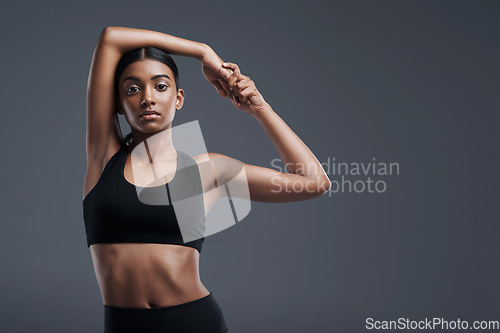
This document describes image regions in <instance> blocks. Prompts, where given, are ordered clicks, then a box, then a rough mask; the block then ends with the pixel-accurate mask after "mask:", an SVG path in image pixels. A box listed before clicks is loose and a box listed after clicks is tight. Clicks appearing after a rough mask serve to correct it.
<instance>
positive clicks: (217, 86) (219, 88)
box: [210, 80, 227, 98]
mask: <svg viewBox="0 0 500 333" xmlns="http://www.w3.org/2000/svg"><path fill="white" fill-rule="evenodd" d="M210 83H211V84H212V85H213V86H214V87H215V89H217V92H218V93H219V95H221V97H222V98H224V97H226V96H227V94H226V91H225V90H224V89H223V87H222V86H221V84H220V82H219V80H212V81H210Z"/></svg>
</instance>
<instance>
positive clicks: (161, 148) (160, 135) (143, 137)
mask: <svg viewBox="0 0 500 333" xmlns="http://www.w3.org/2000/svg"><path fill="white" fill-rule="evenodd" d="M136 147H138V149H136V150H135V151H134V149H135V148H136ZM129 149H130V151H134V153H137V154H140V155H142V154H141V152H143V153H147V155H149V156H150V158H151V157H155V158H165V157H167V156H168V155H170V154H173V153H175V152H176V150H175V147H174V145H173V143H172V128H171V127H169V128H167V129H165V130H163V131H160V132H157V133H142V132H136V131H132V141H131V143H130V148H129Z"/></svg>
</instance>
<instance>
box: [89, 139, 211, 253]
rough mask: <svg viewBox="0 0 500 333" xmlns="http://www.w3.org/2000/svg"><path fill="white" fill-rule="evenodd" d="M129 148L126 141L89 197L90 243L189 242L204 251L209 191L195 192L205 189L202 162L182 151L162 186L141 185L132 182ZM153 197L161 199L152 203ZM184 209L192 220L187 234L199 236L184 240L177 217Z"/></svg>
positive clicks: (188, 244) (183, 212)
mask: <svg viewBox="0 0 500 333" xmlns="http://www.w3.org/2000/svg"><path fill="white" fill-rule="evenodd" d="M128 151H129V147H128V146H127V145H126V144H125V143H123V144H122V146H121V147H120V149H119V150H118V151H117V152H116V153H115V154H114V155H113V156H112V157H111V159H110V160H109V161H108V163H107V164H106V166H105V167H104V170H103V172H102V174H101V177H100V178H99V180H98V182H97V184H96V185H95V186H94V188H92V190H90V192H89V193H88V194H87V195H86V196H85V198H84V199H83V219H84V222H85V232H86V234H87V246H88V247H90V245H92V244H96V243H159V244H177V245H183V246H189V247H193V248H195V249H196V250H198V252H201V248H202V244H203V241H204V240H205V238H204V237H202V236H203V235H204V231H205V207H204V203H203V195H192V194H193V193H197V194H202V193H203V192H202V190H201V189H202V186H201V178H200V173H199V170H198V165H197V164H196V162H195V161H194V160H193V158H192V157H190V156H189V155H187V154H185V153H183V152H182V151H177V170H176V172H175V175H174V177H173V179H172V180H170V181H169V182H168V183H167V184H163V185H160V186H155V187H139V186H136V185H134V184H131V183H129V182H128V181H127V180H126V179H125V176H124V169H125V162H126V160H127V155H128ZM137 188H140V189H141V190H142V191H141V192H140V196H141V198H142V196H143V195H144V196H145V197H148V196H149V198H150V199H148V200H146V201H145V200H142V201H141V200H139V197H138V191H137ZM165 188H166V190H167V191H165ZM188 188H189V190H187V189H188ZM165 192H166V193H167V195H166V196H165V195H163V197H164V198H163V199H162V195H161V194H164V193H165ZM167 197H168V198H167ZM151 200H157V201H161V202H156V203H154V204H149V203H151ZM162 200H164V202H163V201H162ZM172 200H173V203H174V204H172ZM144 202H148V204H146V203H144ZM174 208H175V209H174ZM176 212H177V213H178V214H177V215H176ZM179 214H181V215H182V217H181V218H182V221H187V220H188V221H190V222H189V223H188V224H189V226H188V227H187V228H188V229H187V230H186V227H185V226H184V225H183V228H184V230H183V234H184V235H187V234H188V235H190V236H189V237H191V238H188V239H194V240H192V241H189V242H186V243H185V242H184V241H183V237H182V235H181V229H180V227H179V222H178V219H177V216H178V215H179ZM181 215H179V216H181ZM186 219H187V220H186Z"/></svg>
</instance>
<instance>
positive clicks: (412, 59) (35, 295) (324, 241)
mask: <svg viewBox="0 0 500 333" xmlns="http://www.w3.org/2000/svg"><path fill="white" fill-rule="evenodd" d="M499 5H500V4H499V2H489V1H361V2H360V1H348V2H347V1H345V2H338V1H336V2H333V1H328V2H327V1H310V2H308V3H307V4H306V2H305V1H304V2H302V1H287V2H283V3H279V4H278V3H271V2H268V3H266V2H264V1H242V2H234V1H226V2H212V1H208V2H202V1H199V2H191V1H188V2H184V1H183V2H182V4H181V2H180V1H178V2H167V1H114V2H111V1H108V2H104V3H102V4H98V3H97V2H89V1H85V2H81V3H79V4H74V3H62V2H61V3H56V2H18V3H16V4H13V3H9V4H2V11H1V13H0V24H1V27H2V34H1V36H0V39H1V45H2V54H1V57H2V64H3V67H2V89H1V100H2V110H3V111H2V121H1V122H0V126H1V131H0V135H1V142H2V163H1V168H2V170H1V174H2V176H3V179H2V183H3V186H2V219H1V220H2V224H1V226H2V228H1V229H2V230H1V233H0V235H1V236H0V237H1V242H0V247H1V262H0V264H1V267H2V274H1V281H0V290H1V300H2V301H1V303H0V304H1V309H0V314H1V320H0V331H2V332H101V331H102V327H103V307H102V300H101V296H100V292H99V289H98V285H97V281H96V279H95V275H94V271H93V266H92V261H91V257H90V252H89V250H88V248H87V245H86V240H85V231H84V224H83V213H82V203H81V202H82V201H81V200H82V187H83V179H84V175H85V166H86V164H85V163H86V162H85V161H86V157H85V94H86V84H87V78H88V72H89V68H90V62H91V57H92V52H93V49H94V46H95V43H96V41H97V37H98V35H99V33H100V32H101V30H102V29H103V28H104V27H105V26H127V27H133V28H141V29H149V30H155V31H161V32H165V33H169V34H172V35H175V36H179V37H183V38H187V39H192V40H196V41H201V42H205V43H207V44H209V45H210V46H212V48H213V49H214V50H215V51H216V52H218V54H219V55H220V56H221V57H222V58H223V59H224V60H226V61H231V62H235V63H237V64H238V65H239V66H240V68H241V70H242V73H243V74H245V75H248V76H250V78H251V79H253V80H254V81H255V83H256V85H257V88H258V89H259V91H260V92H261V93H262V94H263V96H264V98H265V99H266V100H267V101H268V102H269V103H270V104H271V106H272V107H273V108H274V110H275V111H276V112H277V113H278V114H279V115H280V116H281V117H282V118H283V119H284V120H285V121H286V122H287V124H288V125H289V126H290V127H291V128H292V129H293V130H294V131H295V133H296V134H297V135H298V136H299V137H300V138H301V139H302V140H303V141H304V142H305V143H306V144H307V145H308V146H309V147H310V148H311V150H312V151H313V152H314V153H315V154H316V156H317V157H318V159H319V160H320V161H322V162H326V161H327V159H328V158H330V159H332V158H335V159H336V161H339V162H340V161H343V162H357V163H361V162H364V163H367V162H370V161H372V159H373V157H375V158H376V159H377V161H382V162H397V163H399V165H400V174H399V175H393V176H387V177H381V178H380V179H383V180H385V181H386V182H387V190H386V192H385V193H383V194H369V193H361V194H357V193H337V194H335V195H331V196H328V195H325V196H323V197H321V198H319V199H316V200H311V201H303V202H295V203H284V204H270V203H253V205H252V211H251V213H250V215H249V216H247V217H246V218H245V219H244V220H243V221H241V222H240V223H239V224H237V225H236V226H234V227H231V228H229V229H227V230H225V231H224V232H222V233H219V234H217V235H214V236H210V237H209V238H207V239H206V241H205V244H204V249H203V252H202V255H201V267H200V269H201V278H202V281H203V283H204V284H205V286H206V287H207V288H208V289H209V290H211V291H212V292H213V293H214V296H216V298H217V299H218V301H219V303H220V304H221V307H222V308H223V311H224V313H225V315H226V318H227V322H228V324H229V326H230V329H231V331H232V332H330V331H336V332H361V331H365V327H364V325H365V319H366V318H367V317H373V318H375V319H377V320H396V319H397V318H399V317H404V318H410V319H412V320H422V319H424V318H425V317H428V318H432V317H442V318H444V319H446V320H457V319H458V318H460V319H462V320H469V321H470V322H472V321H473V320H499V319H500V317H499V316H498V313H499V312H498V309H499V308H498V300H499V296H500V292H499V290H500V288H499V287H498V281H499V280H500V269H499V266H498V259H499V255H500V247H499V245H498V240H499V232H500V227H499V226H498V221H499V219H498V199H499V195H498V184H499V182H498V180H499V179H498V162H499V158H498V148H497V145H498V142H499V141H498V139H499V138H498V130H497V128H498V123H499V120H500V119H499V118H500V117H499V115H498V111H499V102H498V88H499V62H498V58H499V55H500V47H499V43H498V41H499V40H500V36H499V35H500V33H499V31H500V29H499V28H500V26H499V23H498V22H499V21H498V17H499V14H500V10H499ZM175 59H176V61H177V63H178V65H179V67H180V82H181V87H182V88H183V89H184V90H185V92H186V102H185V104H184V107H183V109H182V110H181V111H180V112H179V113H178V115H177V117H176V119H175V122H174V124H182V123H185V122H188V121H191V120H198V121H199V122H200V125H201V127H202V130H203V135H204V137H205V140H206V143H207V147H208V150H209V151H212V152H219V153H223V154H226V155H229V156H232V157H234V158H237V159H240V160H241V161H244V162H246V163H251V164H256V165H261V166H267V167H271V166H270V161H271V160H272V159H273V158H279V155H278V153H277V151H276V149H275V148H274V146H273V145H272V143H271V141H270V140H269V138H268V137H267V135H266V133H265V132H264V131H263V129H262V128H261V127H260V125H259V124H258V122H257V121H255V120H254V119H253V118H252V117H250V116H248V115H247V114H245V113H243V112H241V111H239V110H237V109H236V108H234V107H233V106H232V104H231V103H230V102H229V101H228V100H225V99H222V98H220V97H219V96H218V95H217V94H216V92H215V90H214V89H213V88H212V87H211V85H210V84H209V83H208V82H206V80H205V79H204V77H203V75H202V73H201V70H200V64H199V62H198V61H197V60H195V59H191V58H183V57H175ZM122 121H123V119H122ZM122 124H125V123H123V122H122ZM122 131H123V133H124V135H125V134H127V133H128V132H129V128H128V127H122ZM331 178H332V180H335V179H336V178H335V177H334V176H331ZM361 178H363V177H361ZM361 178H360V179H361Z"/></svg>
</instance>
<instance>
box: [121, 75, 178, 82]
mask: <svg viewBox="0 0 500 333" xmlns="http://www.w3.org/2000/svg"><path fill="white" fill-rule="evenodd" d="M160 77H166V78H167V79H169V80H172V79H171V78H170V76H168V75H167V74H158V75H155V76H152V77H151V81H153V80H156V79H159V78H160ZM127 80H134V81H140V80H139V79H138V78H136V77H135V76H127V77H126V78H125V79H123V82H125V81H127Z"/></svg>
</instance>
